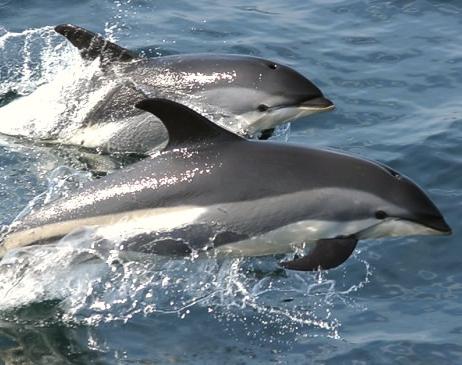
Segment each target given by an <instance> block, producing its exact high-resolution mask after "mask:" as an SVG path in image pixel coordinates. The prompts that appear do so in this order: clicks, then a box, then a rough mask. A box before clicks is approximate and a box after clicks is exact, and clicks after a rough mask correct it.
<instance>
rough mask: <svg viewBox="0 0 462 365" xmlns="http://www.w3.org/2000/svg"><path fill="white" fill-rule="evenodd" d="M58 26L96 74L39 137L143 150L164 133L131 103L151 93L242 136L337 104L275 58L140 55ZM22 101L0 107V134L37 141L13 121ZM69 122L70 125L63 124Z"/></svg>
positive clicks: (73, 28)
mask: <svg viewBox="0 0 462 365" xmlns="http://www.w3.org/2000/svg"><path fill="white" fill-rule="evenodd" d="M55 30H56V31H57V32H58V33H60V34H62V35H63V36H64V37H66V38H67V39H68V40H69V41H70V42H71V43H72V44H73V45H74V46H75V47H77V48H78V49H79V51H80V54H81V56H82V57H83V58H84V59H85V60H88V61H92V60H95V59H99V60H101V68H100V71H101V72H97V73H95V75H93V78H92V79H91V80H90V82H85V83H84V84H83V85H76V86H75V88H76V90H75V91H74V92H75V95H72V97H71V99H72V102H71V103H65V104H69V105H67V106H66V108H65V110H64V111H63V112H62V113H61V114H59V116H58V118H57V119H59V121H58V123H57V125H56V126H54V127H53V130H51V131H49V133H48V134H46V133H45V134H44V133H43V132H42V133H41V135H40V136H38V137H37V138H41V139H42V140H43V139H45V140H47V142H52V141H56V142H59V143H61V144H68V145H77V146H83V147H87V148H91V149H98V150H99V151H102V152H132V153H140V154H144V153H146V152H148V151H150V150H152V149H155V148H157V147H158V146H160V145H162V144H163V143H165V142H166V141H167V138H168V137H167V131H166V130H165V128H164V127H163V124H162V123H161V122H160V121H159V120H158V119H157V118H156V117H154V116H153V115H151V114H149V113H145V112H144V111H142V110H139V109H136V108H134V107H133V105H134V101H141V100H143V99H146V98H148V97H162V98H167V99H171V100H174V101H177V102H181V103H183V104H186V105H188V106H190V107H191V108H193V109H195V110H197V111H199V112H201V113H203V114H205V115H207V116H209V117H210V118H211V119H212V120H213V121H214V122H216V123H219V124H221V125H223V126H225V127H226V128H228V129H230V130H232V131H234V132H236V133H237V134H240V135H244V136H254V135H257V134H258V133H259V132H262V131H263V133H264V135H266V136H269V135H270V132H271V130H272V129H274V127H276V126H277V125H279V124H281V123H284V122H287V121H291V120H294V119H297V118H300V117H304V116H307V115H310V114H313V113H317V112H321V111H328V110H332V109H333V107H334V105H333V103H332V102H331V101H330V100H328V99H327V98H325V97H324V96H323V94H322V92H321V90H319V88H318V87H316V86H315V85H314V84H313V83H312V82H311V81H310V80H308V79H307V78H306V77H304V76H303V75H301V74H300V73H298V72H296V71H294V70H293V69H291V68H290V67H287V66H284V65H282V64H279V63H276V62H273V61H269V60H265V59H262V58H256V57H250V56H238V55H215V54H185V55H176V56H166V57H158V58H143V57H138V56H137V55H135V54H134V53H133V52H131V51H129V50H127V49H124V48H122V47H120V46H118V45H116V44H114V43H111V42H109V41H107V40H105V39H104V38H102V37H101V36H100V35H98V34H95V33H93V32H90V31H88V30H86V29H83V28H81V27H77V26H75V25H71V24H62V25H58V26H57V27H56V28H55ZM83 95H85V97H83ZM86 95H96V96H97V97H96V99H98V100H99V101H98V102H97V103H96V105H94V107H92V108H91V107H88V105H87V104H88V100H87V99H88V97H86ZM28 97H29V96H28ZM28 97H26V98H28ZM63 97H69V95H63ZM26 98H22V99H26ZM22 99H18V100H15V101H13V102H12V103H10V104H9V105H6V106H5V107H4V108H2V109H3V110H2V109H0V117H1V119H2V123H1V124H0V133H3V134H8V135H17V134H21V133H23V134H24V133H27V134H28V137H30V138H34V134H33V132H31V131H28V130H27V128H25V129H26V131H24V130H23V129H24V128H18V123H19V124H21V123H25V121H22V120H19V121H18V120H16V119H17V117H16V114H17V113H16V110H15V109H12V108H14V107H15V106H18V105H19V104H18V103H22V104H21V105H22V108H27V105H26V104H25V101H24V100H22ZM26 100H27V99H26ZM29 107H30V106H29ZM86 108H88V109H90V110H89V111H88V112H86V115H85V116H84V117H83V118H81V116H79V118H81V122H79V123H80V124H79V125H78V127H77V128H76V127H75V125H74V124H73V123H72V122H74V123H75V119H76V116H75V115H76V114H78V113H77V112H76V110H79V109H81V110H86ZM8 111H11V112H10V113H8V114H6V113H7V112H8ZM71 111H72V113H71ZM2 113H5V114H2ZM67 119H71V120H67ZM66 121H67V122H66ZM28 123H29V124H31V125H34V123H35V124H37V123H36V122H31V121H28ZM68 125H72V128H70V129H69V128H66V127H67V126H68ZM36 127H37V126H35V127H34V128H36ZM31 128H32V127H31ZM32 129H33V128H32ZM268 132H269V133H268Z"/></svg>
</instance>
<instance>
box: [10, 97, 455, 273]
mask: <svg viewBox="0 0 462 365" xmlns="http://www.w3.org/2000/svg"><path fill="white" fill-rule="evenodd" d="M137 106H138V107H139V108H141V109H143V110H146V111H149V112H151V113H155V115H156V116H157V117H159V118H160V119H161V120H162V121H163V123H164V124H165V126H166V128H167V130H168V131H169V143H168V145H167V146H166V147H165V149H164V150H163V151H162V152H160V153H159V154H158V155H157V156H154V157H152V158H149V159H146V160H143V161H141V162H138V163H135V164H133V165H131V166H130V167H128V168H126V169H124V170H123V171H117V172H114V173H112V174H111V175H108V176H106V177H103V178H101V179H99V180H97V181H93V182H91V183H89V184H88V185H87V186H85V187H83V188H82V189H80V190H78V191H77V192H75V193H74V194H71V195H70V196H68V197H66V198H62V199H60V200H57V201H55V202H52V203H51V204H49V205H47V206H44V207H43V208H41V209H39V210H37V211H35V212H33V213H32V214H30V215H28V216H26V217H25V218H24V219H22V221H20V222H17V223H15V225H14V228H13V230H12V232H11V233H10V235H9V236H7V237H6V238H5V240H4V247H3V251H4V252H6V251H8V250H9V249H12V248H15V247H22V246H26V245H32V244H38V243H43V242H47V241H49V240H50V239H57V238H60V237H61V236H63V235H65V234H67V233H69V232H70V231H71V230H73V229H76V228H81V227H82V225H85V224H88V222H87V223H84V221H82V220H84V219H94V218H97V217H105V216H106V217H107V216H111V215H117V214H119V213H125V214H130V213H131V212H139V211H142V210H149V209H151V210H155V209H159V208H173V207H202V208H207V210H206V211H205V213H203V214H201V216H200V217H199V218H198V219H196V220H194V222H192V223H191V224H184V223H178V226H176V227H174V229H170V230H169V231H168V232H163V233H162V232H148V231H147V232H143V233H142V234H138V235H137V236H136V237H132V239H131V240H129V241H127V242H126V247H128V249H129V250H135V251H141V252H147V253H155V254H162V255H182V254H188V253H190V252H191V250H192V249H195V250H209V251H212V250H213V249H216V248H218V247H220V246H222V245H227V244H228V245H229V244H231V243H233V242H241V241H243V240H246V239H249V238H251V237H255V236H259V235H264V234H267V233H268V232H271V231H273V230H275V229H278V228H283V227H287V226H289V225H291V224H293V223H296V222H301V221H322V222H327V224H328V223H329V222H337V223H340V224H342V223H348V222H353V223H354V222H357V221H363V220H367V219H370V220H373V223H372V224H371V225H372V226H374V225H375V224H379V223H380V222H382V221H383V220H386V219H397V220H400V222H403V221H404V222H414V223H415V224H416V225H419V226H422V227H426V229H428V230H431V231H432V232H435V233H443V234H448V233H450V228H449V226H448V225H447V223H446V222H445V220H444V218H443V216H442V215H441V213H440V212H439V210H438V208H437V207H436V206H435V205H434V204H433V203H432V201H431V200H430V199H429V198H428V196H427V195H426V194H425V193H424V192H423V191H422V189H420V188H419V187H418V186H417V185H416V184H415V183H413V182H412V181H411V180H409V179H408V178H406V177H404V176H402V175H399V174H398V173H397V172H395V171H393V170H392V169H390V168H388V167H386V166H383V165H381V164H377V163H374V162H371V161H367V160H364V159H361V158H358V157H353V156H349V155H346V154H342V153H337V152H332V151H324V150H319V149H314V148H307V147H301V146H293V145H287V144H278V143H270V142H257V141H247V140H245V139H243V138H241V137H239V136H237V135H235V134H233V133H230V132H228V131H226V130H224V129H222V128H221V127H219V126H217V125H215V124H214V123H212V122H210V121H209V120H207V119H206V118H204V117H203V116H201V115H199V114H197V113H195V112H194V111H192V110H190V109H189V108H187V107H185V106H182V105H180V104H177V103H174V102H171V101H168V100H164V99H149V100H145V101H142V102H140V103H139V104H138V105H137ZM122 215H123V214H122ZM79 221H82V222H83V223H79ZM375 221H376V223H375ZM66 222H74V223H72V224H71V225H70V226H69V227H67V228H64V229H63V230H61V231H60V230H59V229H58V231H56V230H54V231H53V230H52V229H51V228H50V229H48V228H47V227H55V228H56V227H61V226H62V225H65V224H66ZM75 222H77V223H75ZM55 223H59V224H58V225H54V226H53V224H55ZM94 224H98V223H97V222H96V220H95V223H94ZM366 228H367V227H366ZM33 229H38V230H39V231H40V230H41V231H40V232H41V233H40V232H39V231H36V232H34V230H33ZM48 231H49V232H52V231H53V232H54V233H48ZM24 232H26V234H27V232H31V235H29V238H24V236H23V233H24ZM56 232H59V234H57V233H56ZM360 237H361V238H363V237H364V238H367V236H366V237H365V236H364V235H360V232H353V231H352V232H346V231H345V232H343V231H342V232H338V231H332V232H327V236H325V237H324V236H322V237H319V240H318V243H317V245H316V246H315V249H314V250H312V251H311V253H310V254H308V255H307V256H306V257H304V258H302V259H299V260H294V261H291V262H288V263H284V264H283V266H285V267H288V268H291V269H296V270H315V269H317V268H318V267H321V268H324V269H327V268H331V267H335V266H338V265H340V264H341V263H342V262H343V261H345V260H346V259H347V258H348V257H349V256H350V254H351V253H352V251H353V249H354V247H355V246H356V242H357V240H358V238H360ZM306 239H307V240H309V239H310V237H309V236H307V237H306ZM256 251H258V248H257V250H256ZM257 253H258V252H257Z"/></svg>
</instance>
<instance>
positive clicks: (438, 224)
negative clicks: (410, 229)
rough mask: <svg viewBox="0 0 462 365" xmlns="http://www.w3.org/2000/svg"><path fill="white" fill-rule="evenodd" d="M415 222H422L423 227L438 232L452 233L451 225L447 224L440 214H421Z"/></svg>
mask: <svg viewBox="0 0 462 365" xmlns="http://www.w3.org/2000/svg"><path fill="white" fill-rule="evenodd" d="M416 223H419V224H422V225H424V226H425V227H428V228H430V229H433V230H434V231H436V232H438V233H440V234H444V235H450V234H452V229H451V227H450V226H449V224H447V223H446V221H445V220H444V218H443V216H442V215H431V216H422V217H419V218H418V219H416Z"/></svg>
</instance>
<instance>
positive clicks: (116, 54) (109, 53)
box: [55, 24, 137, 62]
mask: <svg viewBox="0 0 462 365" xmlns="http://www.w3.org/2000/svg"><path fill="white" fill-rule="evenodd" d="M55 31H56V32H58V33H59V34H62V35H63V36H64V37H66V38H67V39H68V40H69V41H70V42H71V43H72V44H73V45H74V46H75V47H77V48H78V49H79V51H80V55H81V56H82V58H83V59H85V60H94V59H95V58H97V57H102V58H103V59H104V60H108V61H121V62H128V61H132V60H134V59H136V58H137V57H136V55H135V54H133V53H132V52H130V51H129V50H128V49H125V48H122V47H120V46H118V45H117V44H115V43H112V42H109V41H108V40H106V39H104V38H103V37H102V36H100V35H98V34H96V33H93V32H90V31H89V30H86V29H84V28H81V27H78V26H76V25H72V24H61V25H58V26H56V27H55Z"/></svg>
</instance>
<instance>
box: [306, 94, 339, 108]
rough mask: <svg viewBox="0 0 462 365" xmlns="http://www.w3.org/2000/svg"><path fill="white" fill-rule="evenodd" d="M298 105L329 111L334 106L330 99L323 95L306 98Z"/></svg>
mask: <svg viewBox="0 0 462 365" xmlns="http://www.w3.org/2000/svg"><path fill="white" fill-rule="evenodd" d="M299 107H301V108H306V109H314V110H318V111H329V110H332V109H334V108H335V105H334V103H333V102H332V101H330V100H329V99H327V98H325V97H324V96H318V97H316V98H313V99H310V100H306V101H304V102H302V103H300V104H299Z"/></svg>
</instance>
